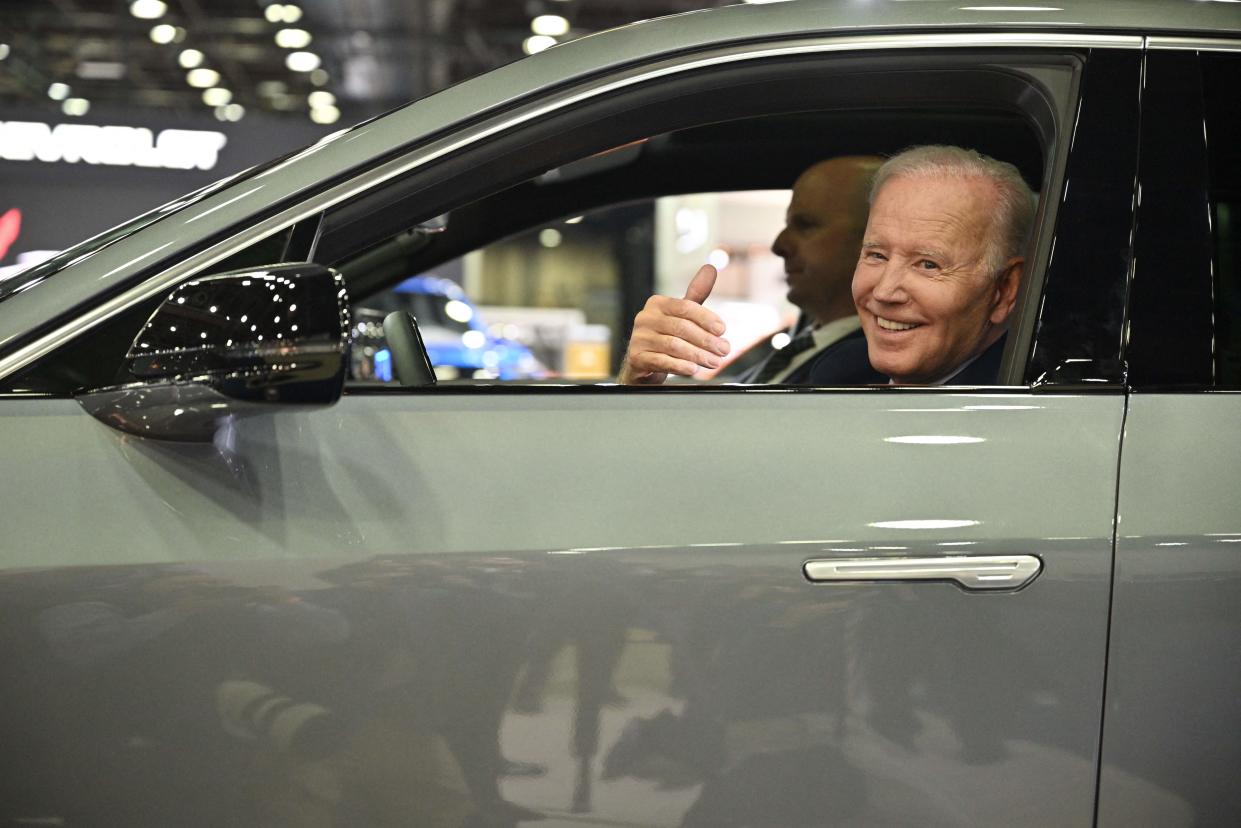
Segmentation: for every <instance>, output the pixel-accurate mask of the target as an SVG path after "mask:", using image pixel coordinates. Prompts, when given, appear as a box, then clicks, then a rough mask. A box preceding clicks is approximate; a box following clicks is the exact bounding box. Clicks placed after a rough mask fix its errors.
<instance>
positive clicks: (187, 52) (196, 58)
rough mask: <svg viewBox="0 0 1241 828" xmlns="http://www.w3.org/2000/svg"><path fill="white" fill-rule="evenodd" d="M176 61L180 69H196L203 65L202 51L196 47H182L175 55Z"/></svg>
mask: <svg viewBox="0 0 1241 828" xmlns="http://www.w3.org/2000/svg"><path fill="white" fill-rule="evenodd" d="M177 63H179V64H181V68H182V69H197V68H198V67H199V66H202V65H203V53H202V52H200V51H198V50H197V49H182V50H181V54H179V55H177Z"/></svg>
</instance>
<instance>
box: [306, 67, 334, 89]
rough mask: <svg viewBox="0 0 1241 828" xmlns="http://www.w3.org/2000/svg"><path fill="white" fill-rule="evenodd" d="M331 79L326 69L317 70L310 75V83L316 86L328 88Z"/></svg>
mask: <svg viewBox="0 0 1241 828" xmlns="http://www.w3.org/2000/svg"><path fill="white" fill-rule="evenodd" d="M329 79H330V78H329V76H328V73H327V70H326V69H316V70H315V71H313V72H311V73H310V82H311V83H313V84H314V85H315V86H327V82H328V80H329Z"/></svg>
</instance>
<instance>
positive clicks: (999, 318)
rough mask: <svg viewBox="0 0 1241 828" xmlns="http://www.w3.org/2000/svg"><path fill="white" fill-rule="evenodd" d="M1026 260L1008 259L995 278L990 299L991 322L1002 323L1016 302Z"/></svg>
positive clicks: (994, 323)
mask: <svg viewBox="0 0 1241 828" xmlns="http://www.w3.org/2000/svg"><path fill="white" fill-rule="evenodd" d="M1025 267H1026V260H1025V259H1023V258H1014V259H1009V260H1008V263H1007V264H1006V265H1004V269H1003V270H1001V271H1000V275H999V276H997V277H996V279H995V294H994V296H993V297H992V300H991V316H990V320H991V324H993V325H1003V324H1004V323H1005V322H1007V321H1008V317H1009V316H1010V315H1011V314H1012V312H1013V306H1015V305H1016V304H1017V290H1018V289H1019V288H1020V287H1021V276H1022V274H1024V273H1025Z"/></svg>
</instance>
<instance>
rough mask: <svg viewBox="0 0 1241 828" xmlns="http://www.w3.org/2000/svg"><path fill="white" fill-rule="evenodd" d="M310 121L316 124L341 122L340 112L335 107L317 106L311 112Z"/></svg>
mask: <svg viewBox="0 0 1241 828" xmlns="http://www.w3.org/2000/svg"><path fill="white" fill-rule="evenodd" d="M310 120H312V121H314V122H315V123H316V124H334V123H336V122H337V121H339V120H340V110H339V109H337V108H336V107H334V106H316V107H315V108H313V109H311V110H310Z"/></svg>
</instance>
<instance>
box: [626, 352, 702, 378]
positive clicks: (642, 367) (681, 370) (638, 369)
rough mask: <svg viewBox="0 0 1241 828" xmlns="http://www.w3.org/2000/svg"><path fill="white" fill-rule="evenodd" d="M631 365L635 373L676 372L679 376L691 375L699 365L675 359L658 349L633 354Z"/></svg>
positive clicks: (696, 370)
mask: <svg viewBox="0 0 1241 828" xmlns="http://www.w3.org/2000/svg"><path fill="white" fill-rule="evenodd" d="M632 365H633V370H634V372H635V373H637V374H647V373H650V374H676V375H677V376H681V377H692V376H693V375H694V374H696V373H697V372H698V369H699V367H700V366H698V365H696V364H694V363H693V362H690V361H689V360H685V359H677V358H676V357H674V356H669V355H668V354H664V353H659V352H658V351H645V352H643V353H641V354H635V355H634V358H633V361H632Z"/></svg>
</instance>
